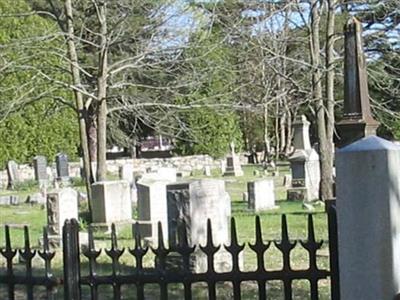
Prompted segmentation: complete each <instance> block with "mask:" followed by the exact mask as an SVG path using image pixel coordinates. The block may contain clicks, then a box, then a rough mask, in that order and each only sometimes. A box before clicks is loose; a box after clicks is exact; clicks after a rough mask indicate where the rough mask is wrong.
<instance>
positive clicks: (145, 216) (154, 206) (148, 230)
mask: <svg viewBox="0 0 400 300" xmlns="http://www.w3.org/2000/svg"><path fill="white" fill-rule="evenodd" d="M167 183H169V182H168V181H159V180H152V179H144V180H140V182H139V183H138V184H137V192H138V204H137V206H138V222H139V231H140V236H141V237H142V238H145V239H147V241H148V242H150V243H152V244H153V245H157V244H158V222H161V224H162V227H163V236H164V241H165V242H167V241H168V220H167V188H166V186H167Z"/></svg>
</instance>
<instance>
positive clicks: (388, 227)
mask: <svg viewBox="0 0 400 300" xmlns="http://www.w3.org/2000/svg"><path fill="white" fill-rule="evenodd" d="M399 166H400V147H399V146H397V145H395V144H393V143H391V142H389V141H386V140H384V139H381V138H378V137H376V136H369V137H366V138H363V139H362V140H359V141H357V142H355V143H353V144H350V145H348V146H346V147H344V148H342V149H341V150H339V151H338V152H337V154H336V172H337V177H336V196H337V200H336V207H337V221H338V238H339V239H338V244H339V255H340V256H339V270H340V299H342V300H353V299H363V300H376V299H395V298H394V297H395V295H396V294H397V293H399V292H400V222H399V220H400V169H399Z"/></svg>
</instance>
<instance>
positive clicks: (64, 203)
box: [47, 188, 78, 236]
mask: <svg viewBox="0 0 400 300" xmlns="http://www.w3.org/2000/svg"><path fill="white" fill-rule="evenodd" d="M68 219H78V192H77V191H75V190H74V189H72V188H65V189H60V190H56V191H53V192H51V193H48V194H47V227H48V229H49V234H50V235H57V236H61V235H62V227H63V225H64V222H65V220H68Z"/></svg>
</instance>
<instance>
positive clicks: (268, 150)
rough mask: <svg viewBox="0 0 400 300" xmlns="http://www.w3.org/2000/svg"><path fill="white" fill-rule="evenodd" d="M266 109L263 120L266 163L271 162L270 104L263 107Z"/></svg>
mask: <svg viewBox="0 0 400 300" xmlns="http://www.w3.org/2000/svg"><path fill="white" fill-rule="evenodd" d="M263 109H264V115H263V119H264V151H265V152H264V161H268V160H269V156H270V153H271V142H270V139H269V132H268V104H267V103H264V106H263Z"/></svg>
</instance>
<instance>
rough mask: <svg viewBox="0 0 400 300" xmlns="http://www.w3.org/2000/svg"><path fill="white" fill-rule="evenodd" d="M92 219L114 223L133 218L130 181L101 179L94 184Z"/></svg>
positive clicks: (95, 221) (97, 221)
mask: <svg viewBox="0 0 400 300" xmlns="http://www.w3.org/2000/svg"><path fill="white" fill-rule="evenodd" d="M91 201H92V203H91V208H92V221H93V222H94V223H107V224H110V223H113V222H123V221H130V220H131V219H132V202H131V192H130V185H129V182H128V181H125V180H120V181H99V182H96V183H94V184H92V200H91Z"/></svg>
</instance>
